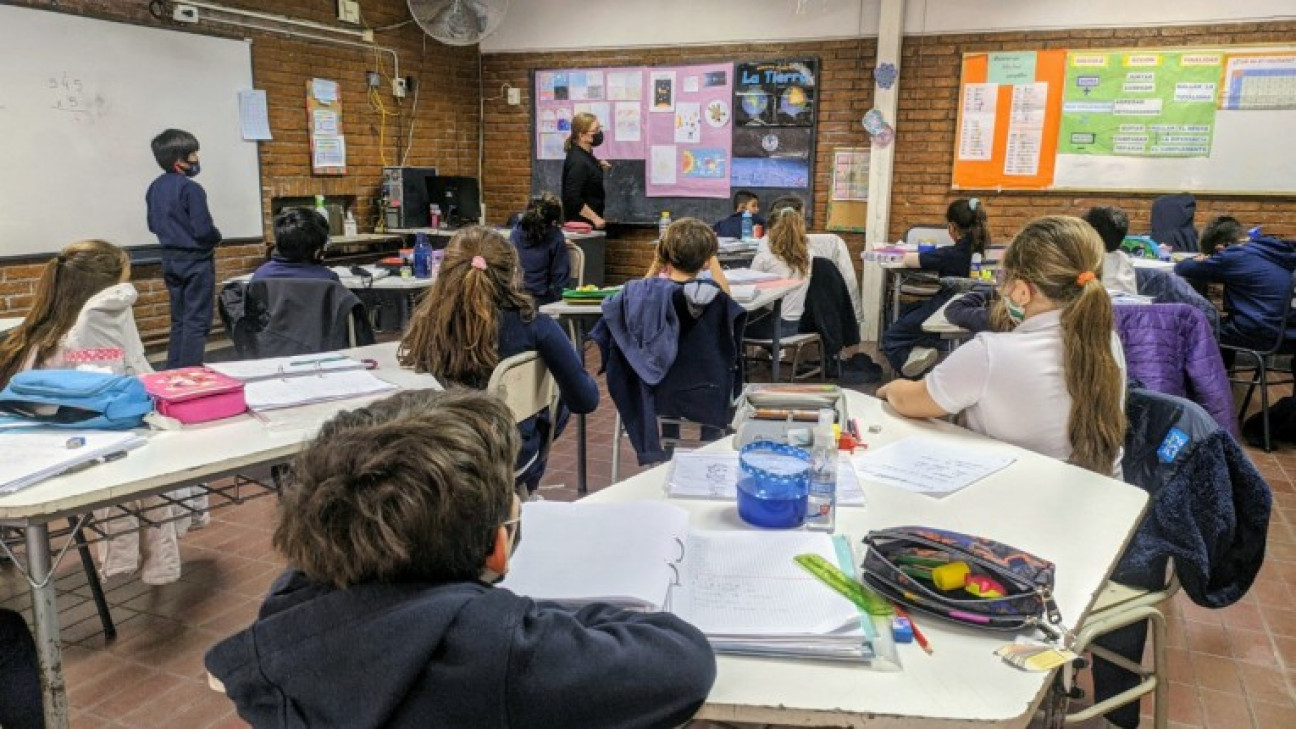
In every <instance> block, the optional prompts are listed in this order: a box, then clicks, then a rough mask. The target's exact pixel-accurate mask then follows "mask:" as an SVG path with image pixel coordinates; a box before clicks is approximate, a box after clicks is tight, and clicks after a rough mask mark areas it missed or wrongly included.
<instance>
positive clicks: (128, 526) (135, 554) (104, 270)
mask: <svg viewBox="0 0 1296 729" xmlns="http://www.w3.org/2000/svg"><path fill="white" fill-rule="evenodd" d="M137 296H138V294H137V293H136V291H135V287H134V286H132V285H131V284H130V258H128V257H127V255H126V252H125V251H123V250H122V249H120V248H118V247H117V246H115V245H113V244H111V243H107V242H105V241H101V240H85V241H80V242H78V243H73V244H72V245H70V246H67V247H66V248H64V249H63V250H62V251H60V252H59V254H58V255H57V256H55V257H54V258H52V259H50V261H49V262H48V263H46V264H45V270H44V271H42V272H41V277H40V279H39V280H38V281H37V282H36V297H35V300H34V301H33V303H32V308H31V311H29V312H28V313H27V316H26V318H25V319H23V322H22V324H19V325H18V326H17V328H15V329H13V330H12V331H10V332H9V334H8V336H6V337H5V338H4V340H3V341H2V342H0V387H3V386H5V385H7V384H8V383H9V380H10V378H12V377H13V376H14V375H16V374H18V373H19V372H23V371H25V370H30V369H65V368H73V367H74V366H75V360H76V359H77V355H78V353H80V352H85V351H87V350H109V351H111V350H116V351H118V352H120V353H121V354H120V357H119V358H118V357H109V358H107V359H103V358H100V359H99V361H100V362H108V363H110V366H111V367H112V368H113V369H115V370H116V371H117V372H118V373H119V374H135V375H142V374H148V373H150V372H152V371H153V368H152V367H151V366H150V365H149V362H148V359H147V358H146V357H145V355H144V344H143V343H142V342H141V341H140V336H139V330H138V329H137V328H136V326H135V315H134V313H133V312H132V310H131V307H132V306H133V305H134V304H135V299H136V298H137ZM173 496H175V497H176V498H183V496H184V495H182V494H178V493H177V494H174V495H173ZM145 501H146V502H147V503H148V505H150V506H158V507H160V508H159V509H158V510H156V511H151V512H150V516H152V517H154V518H155V519H158V520H160V521H165V517H166V516H167V515H168V514H169V513H170V507H165V506H162V505H163V504H164V503H165V502H164V501H163V500H161V497H151V498H150V499H147V500H145ZM198 506H204V505H202V504H199V505H198ZM106 512H107V510H105V512H104V513H103V514H100V518H104V516H105V515H106ZM206 519H207V517H206V515H205V514H204V515H203V517H201V518H199V519H198V520H197V521H196V522H195V523H196V524H198V525H201V524H203V523H206V521H205V520H206ZM108 529H109V531H112V532H113V533H114V534H116V535H117V536H116V537H115V538H113V539H109V540H105V541H103V542H100V547H99V557H100V561H101V563H102V566H101V570H102V572H103V575H104V576H105V577H111V576H113V575H119V574H130V573H132V572H134V571H135V570H136V569H137V568H140V567H141V565H140V557H141V552H142V553H143V566H142V570H141V574H140V578H141V579H142V580H143V581H144V582H145V583H147V584H150V585H165V584H167V583H170V582H175V581H176V580H178V579H180V546H179V544H178V543H177V541H176V540H177V534H176V524H175V523H173V522H166V523H160V524H159V523H157V522H156V521H155V522H154V523H153V525H152V526H149V527H147V528H145V529H144V534H145V538H146V541H147V549H144V550H141V549H140V543H139V534H138V523H137V522H136V521H135V519H134V517H118V518H114V520H113V522H111V523H110V524H109V525H108Z"/></svg>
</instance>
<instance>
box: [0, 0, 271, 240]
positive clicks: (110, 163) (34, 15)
mask: <svg viewBox="0 0 1296 729" xmlns="http://www.w3.org/2000/svg"><path fill="white" fill-rule="evenodd" d="M0 48H3V49H4V63H3V64H0V256H18V255H31V254H40V253H49V252H54V251H58V250H59V249H61V248H62V247H63V246H65V245H67V244H68V243H71V242H73V241H76V240H80V239H83V238H102V239H105V240H108V241H110V242H112V243H116V244H118V245H121V246H136V245H148V244H156V243H157V238H156V237H155V236H154V235H153V234H152V233H150V232H149V230H148V221H147V219H146V215H145V204H144V193H145V191H146V190H147V189H148V186H149V183H151V182H152V181H153V179H154V178H156V177H157V176H158V175H159V174H161V172H162V171H161V169H160V168H159V167H158V165H157V163H156V162H155V161H154V160H153V153H152V151H151V150H150V148H149V142H150V141H151V140H152V139H153V137H154V136H156V135H157V134H158V133H159V132H161V131H162V130H163V129H166V128H167V127H175V128H178V129H185V130H187V131H190V132H192V133H193V134H194V135H195V136H197V137H198V141H199V143H200V144H201V146H202V150H201V152H200V156H201V159H202V174H201V175H199V176H198V177H197V181H198V182H200V183H201V184H202V186H203V188H204V189H205V190H206V191H207V197H208V203H209V205H210V207H211V211H212V216H213V217H214V218H215V220H216V226H217V227H218V228H220V230H221V233H222V234H223V235H224V236H225V238H227V239H229V238H258V239H259V238H261V237H262V236H263V232H262V216H261V185H260V175H259V169H258V164H257V146H256V142H245V141H243V139H242V136H241V134H240V132H239V123H238V122H239V118H238V92H239V91H240V90H245V89H250V88H252V51H251V45H250V43H249V42H248V41H244V40H229V39H224V38H212V37H210V36H203V35H198V34H194V33H182V32H177V31H169V30H161V29H156V28H147V27H143V26H135V25H128V24H124V23H114V22H109V21H104V20H94V19H90V18H82V17H77V16H74V15H65V14H61V13H55V12H49V11H44V10H32V9H28V8H18V7H12V6H3V5H0ZM60 107H61V108H60Z"/></svg>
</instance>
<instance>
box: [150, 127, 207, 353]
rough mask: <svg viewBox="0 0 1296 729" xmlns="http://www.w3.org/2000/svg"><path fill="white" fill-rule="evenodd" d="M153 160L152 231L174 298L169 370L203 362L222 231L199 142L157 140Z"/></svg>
mask: <svg viewBox="0 0 1296 729" xmlns="http://www.w3.org/2000/svg"><path fill="white" fill-rule="evenodd" d="M153 158H154V159H156V160H157V163H158V166H159V167H161V168H162V174H161V175H160V176H159V177H158V178H157V179H156V180H154V181H153V184H151V185H149V189H148V194H147V195H146V196H145V199H146V200H147V202H148V224H149V230H151V231H153V233H154V234H155V235H156V236H157V237H158V242H159V243H161V244H162V278H163V280H164V281H165V282H166V287H167V293H168V294H169V295H170V299H171V339H170V341H169V342H168V344H167V364H166V368H167V369H169V370H170V369H175V368H177V367H191V366H194V365H200V364H202V362H203V350H204V347H205V346H206V343H207V332H209V331H210V330H211V322H212V300H213V297H214V296H215V294H216V262H215V257H216V244H218V243H220V241H221V234H220V231H219V230H217V229H216V225H215V223H213V222H212V216H211V211H210V210H208V209H207V193H206V192H205V191H204V190H203V188H202V185H199V184H198V183H197V182H194V181H193V178H194V177H196V176H197V175H198V170H199V164H198V139H197V138H196V137H194V135H192V134H190V133H189V132H186V131H182V130H180V129H168V130H166V131H164V132H162V133H161V134H159V135H157V136H156V137H154V138H153Z"/></svg>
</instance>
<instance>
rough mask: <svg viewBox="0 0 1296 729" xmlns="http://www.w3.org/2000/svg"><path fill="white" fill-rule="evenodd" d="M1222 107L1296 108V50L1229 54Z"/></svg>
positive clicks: (1248, 109) (1241, 109)
mask: <svg viewBox="0 0 1296 729" xmlns="http://www.w3.org/2000/svg"><path fill="white" fill-rule="evenodd" d="M1220 108H1221V109H1228V110H1230V111H1258V110H1265V109H1296V53H1254V54H1233V53H1231V54H1229V57H1228V65H1227V66H1226V67H1225V71H1224V94H1223V98H1222V99H1221V103H1220Z"/></svg>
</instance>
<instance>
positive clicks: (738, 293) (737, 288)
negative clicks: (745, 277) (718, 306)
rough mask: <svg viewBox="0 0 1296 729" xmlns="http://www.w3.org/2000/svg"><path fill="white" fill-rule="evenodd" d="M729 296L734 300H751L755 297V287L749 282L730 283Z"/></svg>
mask: <svg viewBox="0 0 1296 729" xmlns="http://www.w3.org/2000/svg"><path fill="white" fill-rule="evenodd" d="M729 298H731V299H733V300H734V301H751V300H752V299H755V298H756V287H755V286H752V285H750V284H737V285H735V284H730V285H729Z"/></svg>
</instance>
